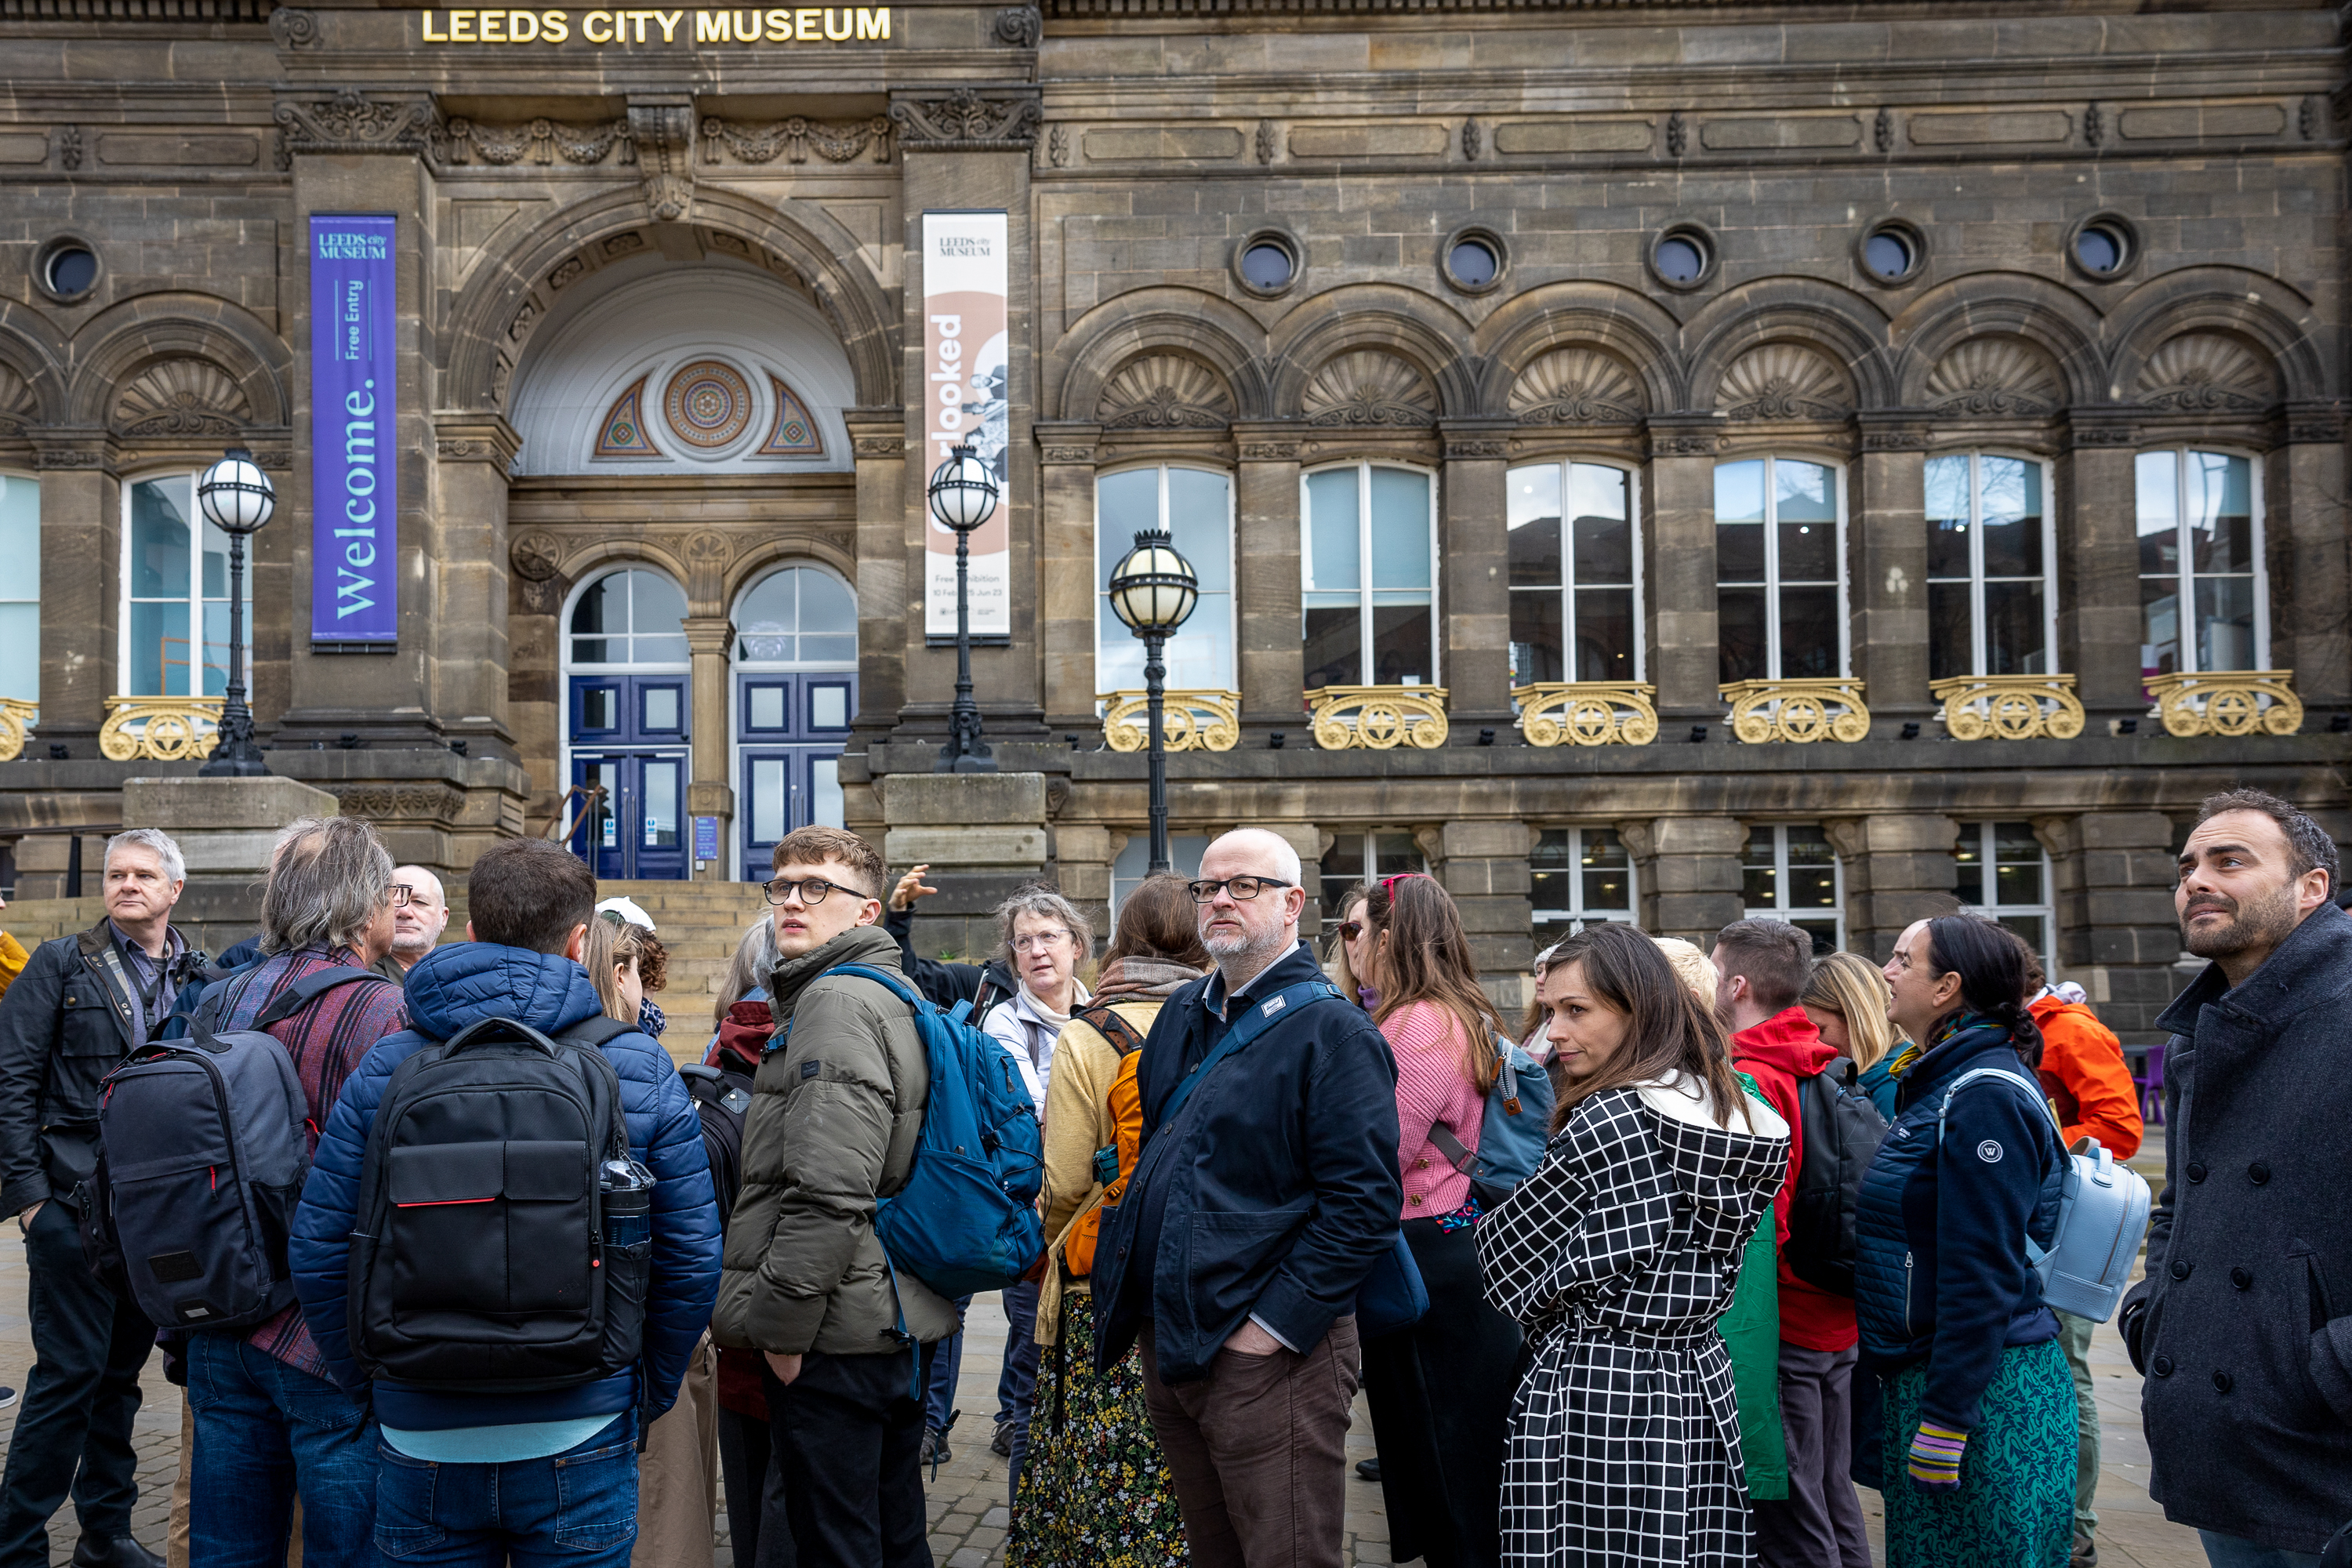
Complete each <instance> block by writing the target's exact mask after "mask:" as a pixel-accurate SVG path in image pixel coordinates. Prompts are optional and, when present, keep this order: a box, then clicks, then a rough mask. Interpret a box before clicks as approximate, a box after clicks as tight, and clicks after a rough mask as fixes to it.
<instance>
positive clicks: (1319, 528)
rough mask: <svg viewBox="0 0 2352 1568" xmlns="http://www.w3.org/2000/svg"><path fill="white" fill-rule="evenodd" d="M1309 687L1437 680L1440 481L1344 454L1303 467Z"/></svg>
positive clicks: (1415, 683) (1302, 537) (1431, 682)
mask: <svg viewBox="0 0 2352 1568" xmlns="http://www.w3.org/2000/svg"><path fill="white" fill-rule="evenodd" d="M1301 482H1302V483H1303V485H1304V486H1305V489H1306V497H1305V505H1304V512H1305V515H1304V518H1303V527H1302V529H1301V531H1300V549H1299V565H1300V568H1301V572H1300V575H1301V578H1302V583H1301V587H1302V589H1303V597H1304V605H1303V608H1304V610H1305V612H1306V625H1305V636H1306V643H1307V689H1308V690H1310V691H1311V690H1313V689H1316V688H1317V687H1320V686H1434V685H1436V684H1437V617H1436V616H1435V614H1434V613H1433V608H1434V601H1435V597H1436V584H1437V485H1436V482H1435V480H1434V479H1433V478H1432V477H1431V476H1430V475H1428V474H1426V473H1423V472H1422V471H1421V470H1419V469H1417V468H1392V467H1390V466H1389V465H1387V464H1384V463H1349V464H1348V465H1347V466H1346V467H1344V468H1321V469H1318V470H1317V471H1316V472H1314V473H1311V474H1308V475H1307V476H1306V477H1305V478H1304V479H1303V480H1302V481H1301Z"/></svg>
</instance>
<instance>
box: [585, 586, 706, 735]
mask: <svg viewBox="0 0 2352 1568" xmlns="http://www.w3.org/2000/svg"><path fill="white" fill-rule="evenodd" d="M615 572H650V573H652V574H654V575H655V576H656V577H665V578H667V579H668V580H669V583H670V584H671V586H673V587H675V588H676V589H677V592H678V597H680V598H682V599H685V600H686V601H687V607H688V613H689V614H690V613H691V612H692V610H693V605H694V601H693V599H692V598H690V597H688V595H687V591H686V584H684V583H682V582H680V581H679V580H678V579H677V577H676V576H675V575H673V574H671V572H670V570H669V568H668V567H667V566H664V565H663V564H662V563H660V562H658V561H649V560H646V559H645V558H644V557H642V556H635V557H625V558H616V559H613V560H607V561H599V562H598V563H596V564H595V565H594V566H593V567H591V568H589V570H588V572H587V574H585V575H584V576H583V577H582V578H581V579H580V581H579V582H577V583H575V584H572V592H570V593H569V594H566V595H564V596H563V609H562V612H561V613H562V619H561V620H559V621H558V622H557V623H556V626H557V628H558V631H557V635H558V636H560V637H562V639H563V647H562V650H561V652H562V658H561V660H560V662H559V673H560V675H561V677H562V679H564V681H565V682H566V684H565V687H564V689H565V690H566V691H567V692H569V691H570V689H571V686H570V684H569V682H570V679H571V678H572V676H575V675H691V674H693V673H694V655H693V652H692V650H691V649H689V650H688V654H687V657H686V658H682V659H676V660H670V661H666V662H656V663H650V664H629V663H620V664H614V663H611V662H609V661H607V662H604V663H601V664H600V663H593V662H591V661H589V660H587V659H574V658H572V611H574V610H576V609H578V608H579V607H580V601H581V600H582V599H583V598H585V597H587V595H588V590H589V589H591V588H593V587H594V586H595V585H596V584H599V583H601V582H603V581H604V579H605V578H607V577H610V576H611V575H612V574H614V573H615ZM583 635H586V634H583ZM627 635H628V637H629V646H630V647H632V648H634V647H635V646H636V638H637V607H636V605H635V602H634V601H632V602H631V604H630V605H629V630H628V634H627ZM563 728H564V731H565V733H566V734H567V736H568V735H569V733H570V732H571V729H572V721H571V718H570V715H569V711H568V709H567V712H566V716H565V718H564V721H563ZM565 767H566V773H565V776H566V777H567V778H568V777H570V776H571V775H570V772H569V768H570V761H569V759H568V758H567V759H566V762H565Z"/></svg>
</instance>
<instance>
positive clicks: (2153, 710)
mask: <svg viewBox="0 0 2352 1568" xmlns="http://www.w3.org/2000/svg"><path fill="white" fill-rule="evenodd" d="M2293 683H2294V671H2293V670H2291V669H2209V670H2204V671H2200V673H2198V674H2196V675H2151V676H2149V677H2148V678H2147V681H2146V682H2145V684H2146V685H2147V695H2148V700H2149V701H2150V703H2152V704H2153V706H2151V707H2150V708H2149V709H2148V714H2149V716H2150V717H2151V718H2156V719H2160V720H2162V721H2164V732H2165V733H2166V734H2168V735H2292V734H2294V732H2295V731H2297V730H2300V729H2302V728H2303V700H2302V699H2301V698H2299V697H2297V696H2296V695H2295V694H2294V684H2293Z"/></svg>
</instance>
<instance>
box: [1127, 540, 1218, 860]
mask: <svg viewBox="0 0 2352 1568" xmlns="http://www.w3.org/2000/svg"><path fill="white" fill-rule="evenodd" d="M1200 598H1201V574H1199V573H1197V572H1195V571H1193V570H1192V563H1191V562H1190V561H1187V560H1185V559H1184V558H1183V557H1182V556H1181V555H1179V554H1178V553H1177V552H1176V549H1175V546H1174V545H1173V544H1172V543H1171V542H1170V540H1169V536H1168V531H1167V530H1166V529H1164V528H1145V529H1139V530H1137V531H1136V535H1135V549H1134V551H1133V552H1131V553H1129V556H1128V558H1127V559H1126V560H1124V561H1122V562H1120V563H1118V569H1117V570H1116V571H1114V572H1113V573H1112V574H1110V607H1111V613H1112V614H1114V615H1116V616H1118V618H1119V619H1120V620H1122V621H1124V622H1126V623H1127V629H1128V630H1129V631H1131V632H1133V633H1134V634H1135V635H1136V636H1137V637H1141V638H1142V639H1143V690H1144V707H1145V709H1146V710H1147V711H1148V712H1149V713H1150V725H1151V727H1150V737H1151V865H1150V872H1151V873H1157V872H1160V871H1165V870H1167V869H1168V868H1169V866H1168V747H1167V728H1166V725H1165V723H1164V721H1163V720H1162V716H1161V694H1160V682H1161V681H1162V680H1164V679H1167V676H1168V669H1167V667H1166V666H1165V665H1163V664H1161V663H1160V649H1161V647H1163V646H1165V645H1166V643H1167V641H1168V639H1169V638H1170V637H1172V636H1174V635H1175V632H1176V628H1177V627H1179V626H1182V625H1183V624H1184V618H1185V617H1186V616H1190V615H1191V614H1192V606H1193V605H1195V604H1198V603H1199V602H1200Z"/></svg>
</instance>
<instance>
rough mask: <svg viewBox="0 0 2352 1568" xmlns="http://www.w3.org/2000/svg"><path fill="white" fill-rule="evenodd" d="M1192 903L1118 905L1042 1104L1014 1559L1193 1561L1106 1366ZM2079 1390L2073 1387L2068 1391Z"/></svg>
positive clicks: (1125, 1372) (1188, 958)
mask: <svg viewBox="0 0 2352 1568" xmlns="http://www.w3.org/2000/svg"><path fill="white" fill-rule="evenodd" d="M1194 920H1195V917H1194V915H1193V912H1192V894H1190V893H1189V892H1187V891H1186V890H1185V888H1184V884H1183V882H1181V880H1179V879H1176V878H1174V877H1171V876H1167V875H1165V874H1163V875H1160V876H1157V877H1150V878H1147V879H1145V880H1144V882H1143V884H1142V886H1140V887H1139V888H1137V889H1135V891H1133V892H1131V893H1129V895H1128V896H1127V898H1126V900H1125V901H1123V902H1122V903H1121V904H1120V906H1119V912H1118V931H1116V932H1115V933H1113V935H1112V937H1111V944H1110V951H1109V952H1108V953H1107V954H1106V955H1105V957H1104V963H1103V968H1102V973H1101V974H1100V975H1099V976H1098V977H1097V980H1096V984H1095V992H1094V996H1093V1000H1092V1005H1090V1006H1087V1007H1086V1008H1084V1009H1082V1010H1081V1011H1079V1012H1076V1013H1074V1014H1072V1015H1071V1016H1070V1021H1069V1023H1068V1024H1067V1025H1066V1026H1065V1027H1064V1028H1063V1030H1062V1032H1061V1034H1060V1036H1059V1037H1057V1038H1056V1039H1055V1042H1054V1073H1053V1077H1052V1079H1050V1080H1049V1081H1048V1083H1047V1086H1046V1090H1045V1094H1046V1099H1045V1234H1046V1236H1047V1237H1050V1238H1051V1239H1050V1241H1049V1243H1048V1245H1047V1247H1046V1249H1045V1281H1044V1283H1043V1286H1042V1288H1041V1289H1040V1290H1039V1292H1038V1300H1037V1363H1038V1364H1037V1393H1036V1399H1035V1403H1034V1405H1033V1406H1032V1409H1031V1415H1030V1417H1029V1451H1028V1455H1027V1457H1026V1458H1025V1459H1024V1462H1023V1464H1022V1467H1021V1481H1020V1487H1019V1489H1018V1490H1017V1491H1016V1492H1015V1493H1014V1494H1013V1528H1012V1531H1011V1533H1010V1535H1009V1536H1008V1538H1007V1539H1006V1541H1005V1545H1004V1561H1005V1564H1006V1568H1182V1565H1183V1564H1184V1563H1187V1562H1188V1561H1190V1558H1189V1555H1188V1553H1187V1552H1186V1551H1185V1546H1184V1519H1183V1516H1182V1515H1181V1513H1179V1512H1178V1511H1177V1509H1176V1484H1175V1481H1174V1479H1172V1478H1171V1476H1170V1475H1169V1473H1168V1461H1167V1459H1166V1458H1165V1457H1163V1456H1162V1455H1161V1453H1160V1439H1159V1437H1158V1436H1157V1435H1156V1434H1154V1433H1153V1431H1152V1429H1151V1415H1150V1412H1149V1411H1148V1410H1146V1409H1145V1408H1144V1404H1143V1369H1142V1364H1141V1363H1140V1362H1139V1360H1138V1358H1137V1355H1136V1352H1133V1351H1129V1352H1128V1354H1127V1357H1126V1359H1124V1360H1122V1361H1121V1362H1119V1363H1118V1365H1116V1366H1114V1367H1112V1368H1111V1369H1110V1371H1109V1372H1108V1373H1101V1374H1097V1373H1096V1372H1095V1370H1094V1344H1095V1301H1094V1295H1093V1293H1092V1290H1091V1289H1090V1288H1089V1285H1088V1277H1089V1276H1090V1274H1091V1273H1092V1271H1093V1265H1094V1251H1095V1239H1096V1237H1097V1234H1098V1231H1099V1215H1100V1212H1101V1210H1102V1209H1103V1208H1104V1207H1105V1206H1107V1205H1116V1204H1117V1203H1118V1200H1119V1196H1120V1194H1121V1193H1122V1192H1123V1191H1124V1190H1125V1187H1126V1175H1127V1173H1129V1172H1130V1171H1132V1170H1133V1169H1134V1168H1135V1155H1136V1149H1135V1142H1136V1138H1137V1135H1138V1134H1139V1131H1140V1130H1141V1125H1142V1116H1141V1109H1140V1106H1139V1103H1138V1100H1137V1094H1136V1088H1135V1053H1136V1051H1137V1049H1138V1048H1139V1047H1140V1046H1141V1044H1142V1042H1143V1037H1144V1036H1146V1035H1148V1034H1150V1032H1151V1022H1152V1020H1153V1019H1154V1018H1155V1017H1157V1016H1159V1013H1160V1004H1161V1003H1162V1002H1163V1001H1164V1000H1166V998H1167V997H1168V996H1169V995H1170V994H1171V993H1173V992H1174V991H1176V990H1177V989H1178V988H1179V987H1181V986H1182V985H1185V984H1190V983H1191V982H1192V981H1193V980H1196V979H1198V978H1199V977H1200V974H1201V972H1202V970H1203V969H1205V968H1207V967H1208V954H1207V953H1206V952H1203V951H1202V948H1201V944H1200V938H1199V935H1198V934H1197V931H1196V927H1195V924H1194ZM2069 1386H2070V1387H2071V1386H2072V1385H2071V1384H2069Z"/></svg>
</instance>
